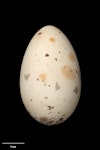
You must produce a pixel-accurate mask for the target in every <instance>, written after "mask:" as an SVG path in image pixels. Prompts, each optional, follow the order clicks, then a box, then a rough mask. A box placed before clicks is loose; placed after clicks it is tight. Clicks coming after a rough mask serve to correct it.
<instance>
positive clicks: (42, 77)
mask: <svg viewBox="0 0 100 150" xmlns="http://www.w3.org/2000/svg"><path fill="white" fill-rule="evenodd" d="M39 79H40V80H41V81H42V82H45V81H46V79H47V74H46V73H41V74H40V75H39Z"/></svg>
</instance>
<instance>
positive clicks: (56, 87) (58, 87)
mask: <svg viewBox="0 0 100 150" xmlns="http://www.w3.org/2000/svg"><path fill="white" fill-rule="evenodd" d="M55 89H56V91H57V90H59V89H60V86H59V84H58V82H56V85H55Z"/></svg>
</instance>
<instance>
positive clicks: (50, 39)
mask: <svg viewBox="0 0 100 150" xmlns="http://www.w3.org/2000/svg"><path fill="white" fill-rule="evenodd" d="M80 91H81V80H80V67H79V63H78V59H77V56H76V54H75V51H74V49H73V47H72V45H71V43H70V41H69V40H68V38H67V37H66V36H65V35H64V33H63V32H62V31H61V30H59V29H58V28H56V27H54V26H52V25H47V26H45V27H43V28H41V29H40V30H39V31H37V33H36V34H35V35H34V36H33V38H32V39H31V41H30V43H29V45H28V47H27V49H26V52H25V54H24V57H23V61H22V65H21V71H20V93H21V98H22V101H23V104H24V106H25V108H26V110H27V111H28V112H29V114H30V115H31V116H32V117H33V118H34V119H35V120H37V121H38V122H40V123H42V124H45V125H56V124H59V123H62V122H64V121H65V120H66V119H68V118H69V117H70V116H71V114H72V113H73V112H74V110H75V108H76V107H77V104H78V102H79V98H80Z"/></svg>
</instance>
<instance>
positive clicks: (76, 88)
mask: <svg viewBox="0 0 100 150" xmlns="http://www.w3.org/2000/svg"><path fill="white" fill-rule="evenodd" d="M73 92H74V93H75V94H77V93H78V87H77V86H76V87H75V89H74V90H73Z"/></svg>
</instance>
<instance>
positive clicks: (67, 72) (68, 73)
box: [61, 65, 75, 80]
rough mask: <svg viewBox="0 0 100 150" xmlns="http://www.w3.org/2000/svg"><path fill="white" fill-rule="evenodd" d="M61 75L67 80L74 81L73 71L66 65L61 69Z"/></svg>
mask: <svg viewBox="0 0 100 150" xmlns="http://www.w3.org/2000/svg"><path fill="white" fill-rule="evenodd" d="M61 73H62V75H63V76H64V77H65V78H66V79H69V80H73V79H75V72H74V70H73V69H72V68H71V67H70V66H68V65H65V66H63V67H62V68H61Z"/></svg>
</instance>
